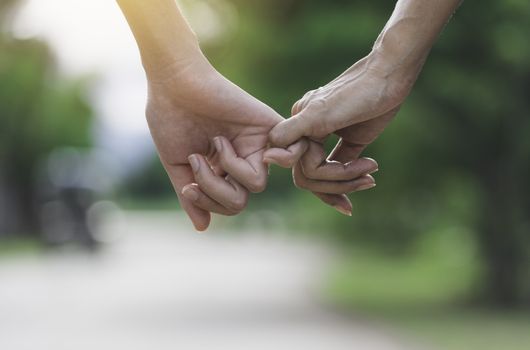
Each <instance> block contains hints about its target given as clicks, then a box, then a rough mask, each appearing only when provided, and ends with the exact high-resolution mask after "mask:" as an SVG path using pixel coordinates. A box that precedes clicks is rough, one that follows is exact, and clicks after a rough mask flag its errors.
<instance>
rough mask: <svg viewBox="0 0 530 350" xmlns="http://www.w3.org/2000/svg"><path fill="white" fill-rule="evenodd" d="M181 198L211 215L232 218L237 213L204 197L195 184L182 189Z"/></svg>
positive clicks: (206, 196)
mask: <svg viewBox="0 0 530 350" xmlns="http://www.w3.org/2000/svg"><path fill="white" fill-rule="evenodd" d="M182 196H183V197H185V198H186V199H187V200H189V201H190V202H192V203H193V205H195V206H197V207H199V208H201V209H204V210H206V211H209V212H211V213H216V214H221V215H226V216H232V215H236V214H238V213H239V212H238V211H235V210H231V209H228V208H225V207H223V206H222V205H221V204H219V203H218V202H216V201H214V200H213V199H211V198H210V197H208V195H206V194H205V193H204V192H203V191H202V190H201V189H200V187H199V185H197V184H188V185H186V186H184V188H183V189H182Z"/></svg>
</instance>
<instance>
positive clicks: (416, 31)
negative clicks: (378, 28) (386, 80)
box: [371, 0, 462, 74]
mask: <svg viewBox="0 0 530 350" xmlns="http://www.w3.org/2000/svg"><path fill="white" fill-rule="evenodd" d="M461 2H462V0H398V2H397V4H396V7H395V9H394V12H393V14H392V16H391V18H390V19H389V21H388V22H387V24H386V26H385V28H384V29H383V31H382V32H381V34H380V35H379V37H378V38H377V41H376V43H375V45H374V48H373V52H372V55H371V56H372V60H373V61H374V62H375V63H376V65H378V66H379V67H381V66H382V67H385V68H384V69H386V70H387V72H388V73H389V74H393V73H395V74H399V73H401V72H406V73H404V74H417V73H419V71H420V70H421V67H422V66H423V63H424V62H425V59H426V58H427V56H428V54H429V52H430V50H431V48H432V46H433V45H434V43H435V42H436V40H437V38H438V36H439V34H440V32H441V31H442V30H443V28H444V26H445V24H446V23H447V22H448V21H449V19H450V17H451V16H452V14H453V13H454V12H455V11H456V9H457V7H458V6H459V5H460V3H461ZM398 72H399V73H398Z"/></svg>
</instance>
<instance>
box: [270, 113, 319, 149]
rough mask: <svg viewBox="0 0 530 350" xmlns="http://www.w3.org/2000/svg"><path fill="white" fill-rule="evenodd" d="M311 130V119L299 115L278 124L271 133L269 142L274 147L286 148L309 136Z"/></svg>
mask: <svg viewBox="0 0 530 350" xmlns="http://www.w3.org/2000/svg"><path fill="white" fill-rule="evenodd" d="M309 128H310V120H309V118H307V117H305V116H303V115H302V113H299V114H297V115H296V116H293V117H291V118H289V119H286V120H284V121H282V122H280V123H278V124H276V126H275V127H274V128H272V130H271V131H270V133H269V140H270V142H271V144H272V145H273V146H276V147H281V148H286V147H287V146H289V145H292V144H293V143H295V142H296V141H298V140H299V139H300V138H302V137H303V136H309V135H308V130H309Z"/></svg>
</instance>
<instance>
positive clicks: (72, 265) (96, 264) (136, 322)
mask: <svg viewBox="0 0 530 350" xmlns="http://www.w3.org/2000/svg"><path fill="white" fill-rule="evenodd" d="M183 223H184V220H183V218H182V217H177V216H176V215H175V214H174V213H139V212H137V213H119V214H115V215H114V214H113V215H111V218H110V219H109V220H107V222H106V223H105V225H104V227H103V233H106V234H107V235H112V236H116V235H117V236H119V238H117V239H116V240H115V241H114V242H113V243H110V244H109V246H108V247H107V248H105V249H104V251H103V252H102V253H100V254H96V255H86V254H80V253H79V252H78V253H75V252H62V253H47V254H43V255H38V256H25V257H11V258H7V257H4V258H2V259H1V260H0V349H2V350H37V349H39V350H40V349H44V350H95V349H99V350H120V349H127V350H136V349H156V350H166V349H168V350H169V349H171V350H174V349H186V350H194V349H201V350H202V349H230V350H240V349H241V350H261V349H263V350H265V349H267V350H272V349H274V350H283V349H285V350H287V349H289V350H293V349H295V350H296V349H304V350H342V349H348V350H351V349H363V350H370V349H373V350H396V349H411V347H410V346H408V345H407V346H404V345H401V346H402V347H400V345H398V344H397V343H398V341H397V340H396V338H394V337H392V336H391V335H389V334H386V333H385V332H383V331H382V330H381V329H378V328H374V327H373V326H368V325H365V324H362V323H361V322H355V321H352V320H347V319H344V318H341V317H340V316H339V315H334V314H333V313H331V312H330V311H327V310H326V309H325V308H323V307H321V306H319V304H318V302H317V298H316V286H317V283H318V282H319V277H321V276H322V275H321V274H322V273H323V269H324V268H325V265H326V263H327V262H328V261H329V256H330V254H328V252H327V251H326V249H324V248H323V247H321V246H318V245H315V244H310V243H308V242H303V241H300V240H294V239H292V238H287V237H284V236H281V235H279V234H270V233H266V232H254V233H252V234H250V233H249V234H245V235H231V234H229V233H226V232H225V233H222V232H218V230H213V231H212V232H210V233H208V234H205V235H198V234H197V233H195V232H193V231H192V230H191V229H190V228H189V226H187V225H184V224H183Z"/></svg>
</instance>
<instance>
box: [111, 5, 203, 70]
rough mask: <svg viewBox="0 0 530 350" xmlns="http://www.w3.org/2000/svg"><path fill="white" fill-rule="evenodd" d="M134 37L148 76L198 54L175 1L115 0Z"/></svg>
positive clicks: (191, 32)
mask: <svg viewBox="0 0 530 350" xmlns="http://www.w3.org/2000/svg"><path fill="white" fill-rule="evenodd" d="M117 2H118V4H119V6H120V8H121V10H122V12H123V14H124V15H125V18H126V19H127V22H128V23H129V26H130V27H131V30H132V32H133V34H134V37H135V39H136V42H137V44H138V47H139V49H140V54H141V56H142V62H143V65H144V68H145V70H146V72H147V74H148V75H150V74H155V73H156V72H158V71H159V70H164V69H166V68H167V67H171V66H172V65H174V64H178V63H179V62H183V63H186V62H187V61H189V60H190V59H194V58H195V56H196V55H197V54H198V53H199V52H200V48H199V43H198V40H197V37H196V35H195V33H194V32H193V30H192V29H191V27H190V26H189V25H188V23H187V21H186V19H185V18H184V17H183V16H182V14H181V12H180V10H179V8H178V6H177V4H176V2H175V0H117Z"/></svg>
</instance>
